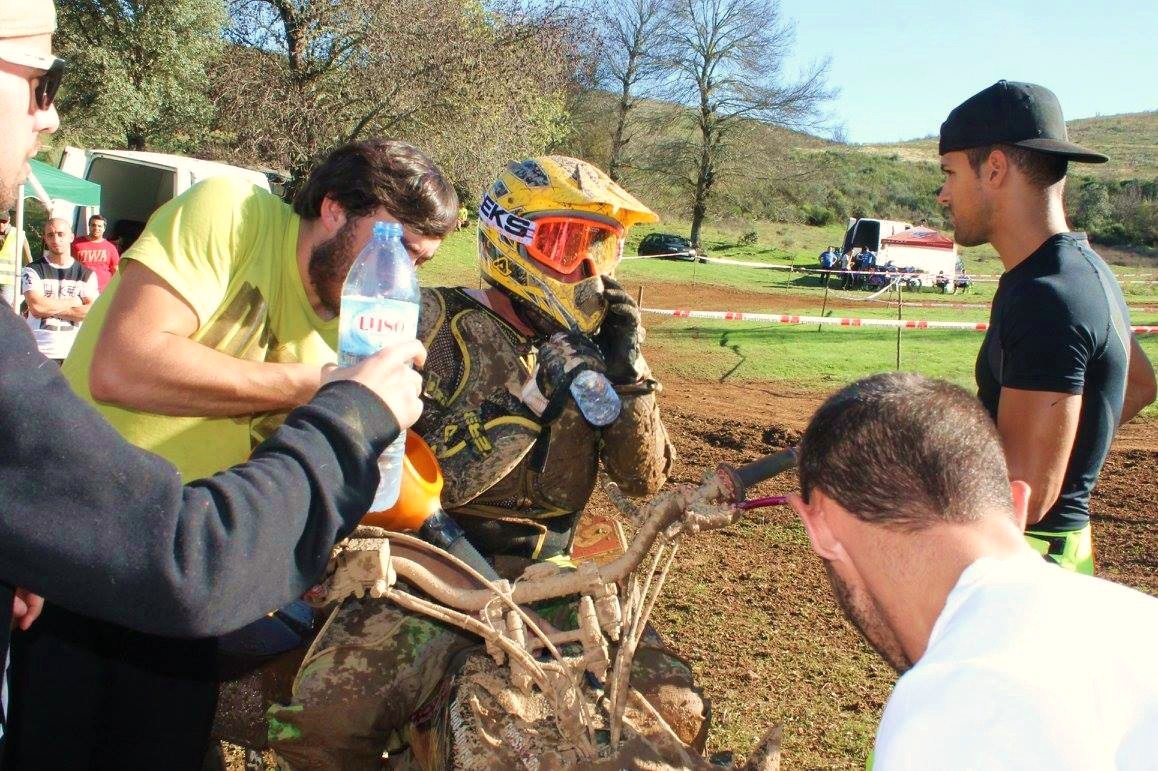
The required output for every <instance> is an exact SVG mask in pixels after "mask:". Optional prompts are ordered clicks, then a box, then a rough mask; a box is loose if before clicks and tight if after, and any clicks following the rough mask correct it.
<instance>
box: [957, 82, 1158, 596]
mask: <svg viewBox="0 0 1158 771" xmlns="http://www.w3.org/2000/svg"><path fill="white" fill-rule="evenodd" d="M940 153H941V170H942V171H943V172H944V173H945V184H944V186H943V187H942V188H941V192H940V194H939V196H938V201H939V202H940V203H941V205H942V206H945V207H947V208H948V209H949V214H950V216H951V218H952V220H953V225H954V230H955V240H956V241H957V243H959V244H961V245H963V246H977V245H978V244H983V243H986V242H988V243H990V244H992V245H993V247H994V249H996V250H997V253H998V255H999V256H1000V257H1001V262H1002V264H1003V265H1004V266H1005V273H1004V275H1002V277H1001V281H1000V283H999V284H998V287H997V293H996V294H995V295H994V298H993V308H992V311H991V313H990V319H989V331H988V333H987V334H986V336H985V342H984V343H983V344H982V346H981V352H980V354H979V355H978V357H977V365H976V376H977V389H978V398H980V400H981V402H982V403H983V404H984V405H985V408H986V409H987V410H988V411H989V413H990V415H992V416H993V419H994V420H995V421H996V423H997V430H998V432H999V433H1000V434H1001V441H1002V445H1003V446H1004V448H1005V454H1006V461H1007V463H1008V466H1009V474H1010V478H1012V479H1018V480H1024V481H1026V482H1028V483H1029V485H1030V488H1031V490H1032V495H1031V498H1030V501H1029V516H1028V527H1027V530H1026V538H1027V540H1028V541H1029V543H1030V545H1032V546H1034V548H1036V549H1037V550H1038V552H1039V553H1041V554H1043V555H1044V556H1046V557H1047V558H1048V559H1051V560H1053V561H1055V562H1057V563H1059V564H1061V565H1063V566H1065V567H1068V568H1070V569H1074V570H1079V571H1080V572H1083V573H1093V567H1094V566H1093V547H1092V541H1091V538H1090V526H1089V498H1090V492H1091V491H1092V490H1093V487H1094V484H1095V482H1096V481H1097V478H1098V473H1099V472H1100V471H1101V468H1102V463H1103V462H1104V461H1105V459H1106V454H1107V453H1108V452H1109V449H1110V442H1111V440H1112V439H1113V436H1114V430H1115V429H1116V428H1117V426H1118V425H1119V424H1120V423H1122V422H1125V421H1127V420H1129V419H1130V418H1132V417H1134V415H1136V414H1137V413H1138V412H1139V411H1140V410H1141V409H1142V408H1143V407H1145V406H1146V405H1147V404H1149V403H1150V402H1152V401H1153V400H1154V397H1155V380H1154V370H1153V368H1152V367H1151V365H1150V362H1149V360H1148V359H1147V358H1146V355H1145V353H1143V351H1142V349H1141V347H1140V346H1139V345H1138V343H1137V341H1135V340H1134V339H1133V337H1132V335H1131V332H1130V325H1129V313H1128V311H1127V308H1126V302H1125V299H1124V298H1123V297H1122V292H1121V289H1120V288H1119V286H1118V282H1117V279H1116V278H1115V277H1114V274H1113V273H1112V272H1111V271H1110V269H1109V267H1107V265H1106V263H1105V262H1103V261H1102V259H1101V258H1100V257H1099V256H1098V255H1097V254H1096V253H1095V252H1094V251H1093V249H1091V248H1090V244H1089V241H1087V240H1086V236H1085V234H1084V233H1071V232H1068V231H1069V227H1068V226H1067V225H1066V219H1065V210H1064V208H1063V202H1062V193H1063V191H1064V186H1065V175H1066V166H1067V163H1068V162H1069V161H1076V162H1079V163H1104V162H1106V161H1107V160H1109V159H1108V158H1107V157H1106V156H1105V155H1102V154H1101V153H1097V152H1094V151H1093V150H1089V149H1087V148H1084V147H1081V146H1080V145H1076V144H1074V143H1072V142H1070V141H1069V138H1068V135H1067V133H1066V125H1065V120H1064V119H1063V118H1062V112H1061V105H1060V104H1059V103H1058V100H1057V97H1056V96H1054V94H1053V93H1052V92H1051V91H1049V89H1046V88H1044V87H1042V86H1038V85H1034V84H1032V83H1014V82H1011V81H1005V80H1002V81H998V82H997V83H995V84H994V85H992V86H990V87H989V88H987V89H985V90H984V91H981V92H980V93H978V94H975V95H974V96H972V97H970V98H969V99H967V100H966V101H964V102H963V103H961V104H960V105H958V106H957V107H956V108H955V109H954V110H953V111H952V112H951V113H949V117H948V118H947V119H946V120H945V122H944V123H943V124H941V142H940Z"/></svg>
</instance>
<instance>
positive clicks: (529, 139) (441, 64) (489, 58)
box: [212, 0, 571, 191]
mask: <svg viewBox="0 0 1158 771" xmlns="http://www.w3.org/2000/svg"><path fill="white" fill-rule="evenodd" d="M229 10H230V20H231V22H230V26H229V30H228V33H227V36H228V39H229V41H230V43H231V45H230V46H229V48H228V50H227V51H226V53H225V55H224V56H223V57H222V63H221V65H220V66H219V67H217V68H216V69H215V71H214V72H213V73H212V78H213V92H214V94H215V99H216V103H217V107H218V121H217V130H218V132H219V135H220V136H221V137H222V139H223V141H222V143H221V145H220V149H219V153H220V154H222V155H224V156H227V157H230V158H233V159H236V160H243V161H247V162H250V163H260V164H265V165H269V166H274V167H278V168H285V169H287V170H288V171H289V173H290V176H291V182H290V185H289V188H290V190H291V191H292V189H293V188H294V187H295V186H296V184H297V183H299V182H300V181H301V180H303V179H304V177H305V175H306V174H307V173H308V171H309V169H310V168H311V167H312V166H313V164H314V163H315V162H316V161H317V160H318V158H319V157H320V156H322V155H323V154H324V153H326V152H327V151H328V150H329V149H331V148H332V147H333V146H335V145H337V144H340V143H342V142H347V141H352V140H355V139H358V138H361V137H366V136H371V135H381V136H395V137H401V138H405V139H408V140H410V141H412V142H414V143H415V144H417V145H419V146H421V147H423V148H424V149H426V150H427V151H428V152H430V153H431V154H432V155H433V156H434V157H435V158H436V159H437V160H438V161H439V162H440V164H442V166H443V168H444V169H446V170H447V172H448V173H449V174H450V175H451V176H452V177H453V178H454V179H455V180H456V181H457V183H458V184H459V186H460V188H461V189H463V190H464V191H470V190H477V189H479V188H481V186H482V185H483V184H484V182H485V181H487V180H489V178H490V177H491V176H492V175H493V174H494V173H495V171H496V170H497V169H498V168H499V167H500V166H501V165H502V164H503V163H505V162H507V161H509V160H510V159H511V158H514V157H519V156H524V155H529V154H533V153H536V152H541V151H542V150H543V149H544V148H545V147H547V146H548V145H550V144H551V143H553V142H555V141H557V140H558V139H559V138H560V137H561V135H562V133H563V130H564V126H565V121H564V120H563V87H564V85H565V83H566V81H567V78H568V70H567V60H568V54H569V52H570V46H571V40H570V38H569V32H570V27H569V26H568V24H567V19H566V17H565V16H563V14H561V13H558V12H557V11H555V10H554V9H544V8H543V7H542V4H535V5H534V6H533V8H523V7H521V6H518V5H513V4H512V5H505V6H502V7H499V6H497V5H488V6H486V7H484V6H482V5H480V4H479V3H478V2H475V1H474V0H466V1H465V2H450V3H429V2H426V1H425V0H346V1H345V2H342V3H332V2H322V1H321V0H230V6H229Z"/></svg>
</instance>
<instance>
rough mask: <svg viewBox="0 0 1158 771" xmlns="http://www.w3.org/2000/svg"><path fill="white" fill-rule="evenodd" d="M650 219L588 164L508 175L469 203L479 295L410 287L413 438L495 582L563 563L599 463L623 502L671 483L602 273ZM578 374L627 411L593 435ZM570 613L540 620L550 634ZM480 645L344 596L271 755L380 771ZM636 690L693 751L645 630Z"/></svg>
mask: <svg viewBox="0 0 1158 771" xmlns="http://www.w3.org/2000/svg"><path fill="white" fill-rule="evenodd" d="M657 219H658V218H657V217H656V215H655V214H654V213H653V212H652V211H651V210H650V209H648V208H647V207H646V206H644V205H643V204H642V203H640V202H639V201H638V200H636V199H635V198H634V197H633V196H632V195H631V194H629V193H628V192H626V191H625V190H623V189H622V188H621V187H620V186H619V185H617V184H616V183H615V182H613V181H611V179H610V178H608V177H607V176H606V175H605V174H604V173H603V172H601V171H599V170H598V169H596V168H595V167H593V166H591V165H590V164H588V163H586V162H584V161H580V160H576V159H574V158H566V157H561V156H550V157H539V158H534V159H530V160H525V161H522V162H520V163H512V164H510V165H509V166H507V168H506V169H504V170H503V172H502V173H501V174H500V175H499V177H498V179H497V180H495V182H494V183H493V184H492V185H491V187H490V188H489V189H488V190H487V192H486V193H485V194H484V196H483V199H482V204H481V206H480V208H479V229H478V254H479V264H480V268H481V271H482V276H483V278H484V279H485V281H486V283H487V284H488V285H489V286H488V287H487V288H485V289H481V290H474V289H467V288H463V287H439V288H427V289H424V290H423V291H422V309H421V314H420V319H419V337H420V339H421V340H422V341H423V343H424V344H425V345H426V347H427V349H428V350H429V355H428V358H427V362H426V367H425V369H424V371H423V381H424V382H423V385H424V388H423V391H424V394H423V401H424V403H425V410H424V413H423V415H422V418H421V419H420V420H419V422H418V423H417V424H415V426H414V428H415V430H416V431H418V433H420V434H421V435H422V436H423V438H424V439H425V440H426V441H427V443H428V444H429V445H430V446H431V447H432V448H433V449H434V451H435V454H436V455H437V456H438V459H439V463H440V464H441V467H442V471H443V475H444V477H445V480H446V481H445V487H444V490H443V497H442V503H443V506H444V508H445V509H446V510H447V511H448V512H449V513H450V514H451V515H452V516H453V517H454V518H455V520H457V522H458V523H459V524H460V525H461V526H462V527H463V529H464V530H465V531H466V533H467V534H468V536H469V537H470V539H471V541H472V542H473V543H474V545H475V546H476V547H477V548H478V549H479V551H480V552H482V553H483V554H484V555H485V556H486V557H487V558H488V560H490V561H492V562H493V564H494V565H495V567H496V569H497V570H498V571H499V572H500V573H501V574H503V575H504V576H506V577H512V578H513V577H516V576H518V575H519V574H520V573H521V571H522V569H523V568H524V567H526V566H527V565H530V564H531V563H533V562H539V561H552V562H555V563H557V564H562V565H568V564H569V555H570V551H571V545H572V540H573V538H574V536H575V531H576V525H577V523H578V520H579V517H580V515H581V514H582V511H583V507H584V506H585V505H586V503H587V500H588V498H589V497H590V496H591V493H592V490H593V488H594V485H595V481H596V474H597V471H598V468H599V465H600V460H601V459H602V463H603V467H604V468H605V469H606V471H607V473H608V474H609V475H610V476H611V478H612V479H613V480H614V481H616V482H617V483H618V484H619V485H620V486H621V488H622V489H623V491H624V492H626V493H627V494H629V495H634V496H645V495H650V494H652V493H655V492H656V491H658V490H659V488H660V487H661V486H662V485H663V483H664V482H665V481H666V479H667V475H668V473H669V471H670V468H671V463H672V448H671V444H670V443H669V441H668V437H667V432H666V430H665V429H664V426H663V423H662V422H661V420H660V416H659V409H658V407H657V404H656V392H657V387H658V384H657V383H656V381H655V379H654V378H653V377H652V373H651V371H650V369H649V368H648V366H647V363H646V362H645V361H644V359H643V356H642V355H641V353H640V343H641V341H642V339H643V327H642V325H641V324H640V316H639V310H638V308H637V307H636V305H635V303H634V302H633V301H632V299H631V298H630V296H629V295H628V294H627V293H626V292H625V291H624V290H623V289H622V287H620V285H619V284H618V283H616V282H615V281H614V279H612V278H611V275H612V274H613V273H614V271H615V268H616V266H617V265H618V263H619V259H620V257H621V255H622V252H623V244H624V236H625V233H626V230H627V229H628V228H630V227H631V226H632V225H634V224H636V223H640V222H654V221H656V220H657ZM584 369H592V370H595V371H597V372H601V373H604V374H605V375H606V377H607V379H608V380H609V381H610V382H611V384H613V386H614V388H615V390H616V392H617V393H618V394H619V396H620V398H621V400H622V405H623V406H622V411H621V413H620V415H619V417H618V418H617V419H616V420H615V421H614V422H612V423H611V424H610V425H607V426H605V427H603V428H602V429H598V428H596V427H594V426H593V425H591V424H590V423H589V422H588V421H587V420H586V419H585V418H584V417H583V415H582V413H581V412H580V410H579V409H578V408H577V406H576V404H575V402H574V400H573V399H572V398H571V396H570V394H569V391H568V384H569V382H570V379H571V378H573V377H574V376H575V375H576V374H577V373H578V372H581V371H582V370H584ZM572 605H573V603H567V602H560V603H558V607H554V608H545V609H544V608H539V612H540V613H541V614H543V615H544V616H545V617H547V618H550V619H551V620H552V622H553V623H554V622H555V621H557V620H558V619H559V618H560V616H561V615H566V614H567V613H568V612H571V611H570V608H571V606H572ZM563 623H566V622H565V621H564V622H563ZM477 645H479V640H478V639H477V638H473V637H471V636H469V635H466V634H465V633H463V632H461V631H459V630H458V629H457V628H455V627H451V626H447V625H443V624H440V623H438V622H435V621H433V620H429V619H427V618H424V617H419V616H414V615H410V614H408V613H406V612H404V611H402V610H401V609H399V608H398V607H396V606H393V605H391V604H389V603H388V602H386V601H385V600H375V599H371V598H369V597H366V598H364V599H355V598H350V599H347V600H346V601H345V602H343V603H342V605H341V606H340V607H339V608H338V609H337V610H336V611H335V614H334V616H333V617H332V618H331V620H330V621H329V622H328V624H327V625H326V627H325V628H324V629H323V631H322V633H321V634H320V635H319V637H318V640H317V641H316V642H315V644H314V647H313V648H312V649H311V651H310V653H309V654H308V655H307V657H306V659H305V661H304V662H303V664H302V667H301V669H300V670H299V673H298V675H297V677H296V679H295V682H294V687H293V696H292V700H291V702H290V703H289V704H284V705H283V704H275V705H274V706H273V707H271V708H270V710H269V711H268V713H267V718H268V725H269V740H270V743H271V745H272V746H273V747H274V749H275V750H276V751H277V753H278V756H279V760H280V761H281V762H282V763H283V765H285V766H286V767H289V768H295V769H304V768H311V769H315V768H377V767H379V765H378V764H379V763H380V762H381V761H380V759H381V757H382V754H383V751H387V750H388V751H389V752H390V756H391V759H392V761H393V760H395V759H397V758H398V756H399V753H402V754H403V755H404V754H405V753H404V751H403V748H405V747H406V746H408V745H410V744H411V743H412V742H416V741H418V739H417V738H416V732H418V733H419V734H420V733H421V732H422V731H423V727H422V726H423V723H424V721H425V722H426V724H427V727H429V724H430V716H431V715H433V714H434V713H436V712H437V710H438V705H439V700H440V699H445V698H446V694H447V690H448V689H447V688H446V687H443V686H444V685H445V683H444V676H445V675H446V674H447V670H448V667H450V666H451V661H452V659H454V658H455V657H456V655H457V654H459V653H460V652H462V651H463V650H465V649H467V648H470V647H473V646H477ZM632 684H633V686H635V687H636V688H638V689H639V690H640V691H641V692H643V693H644V694H645V695H647V696H648V697H649V699H650V700H651V701H653V703H655V704H656V706H657V707H658V708H659V709H660V711H661V713H664V716H665V717H666V718H668V720H669V722H670V723H671V724H672V726H673V727H674V728H675V729H676V732H677V734H679V735H680V738H681V739H683V740H684V741H685V742H686V743H687V744H690V745H692V746H693V747H695V748H696V749H699V750H702V748H703V741H704V738H705V737H706V733H707V705H706V702H705V701H704V700H702V699H701V698H700V696H699V694H698V692H696V691H695V689H694V688H693V686H692V679H691V672H690V670H689V668H688V667H687V665H686V664H685V663H684V662H682V661H680V660H679V659H678V658H676V657H675V656H674V655H673V654H671V653H669V652H667V651H665V650H663V649H662V647H661V644H660V641H659V640H658V637H657V636H656V635H654V633H652V634H649V636H647V637H645V639H644V642H643V646H642V647H641V650H640V651H639V653H638V655H637V656H636V659H635V666H634V669H633V676H632ZM673 710H674V711H675V712H677V713H679V714H675V715H672V716H671V717H669V716H668V714H667V713H669V712H672V711H673ZM422 743H423V744H429V743H428V742H425V741H423V742H422Z"/></svg>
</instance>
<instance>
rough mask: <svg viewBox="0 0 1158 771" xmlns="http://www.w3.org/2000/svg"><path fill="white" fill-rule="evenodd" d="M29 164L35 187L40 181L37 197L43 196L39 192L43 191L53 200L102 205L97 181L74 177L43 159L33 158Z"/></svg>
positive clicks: (31, 178) (30, 177)
mask: <svg viewBox="0 0 1158 771" xmlns="http://www.w3.org/2000/svg"><path fill="white" fill-rule="evenodd" d="M28 164H29V165H30V166H31V167H32V174H31V175H30V176H29V182H30V183H31V184H32V185H33V187H35V185H36V182H39V183H40V188H41V189H40V190H38V191H36V192H37V196H36V197H37V198H40V197H41V196H40V195H39V194H40V193H41V192H42V191H43V193H46V194H47V195H48V198H50V199H51V200H53V201H57V200H60V201H68V202H69V203H72V204H75V205H77V206H100V205H101V186H100V185H98V184H97V183H96V182H89V181H88V180H87V179H81V178H80V177H74V176H73V175H71V174H68V173H66V172H63V171H61V170H60V169H58V168H56V167H55V166H49V165H48V164H47V163H43V162H41V161H37V160H31V161H29V162H28ZM33 180H36V182H33ZM49 208H50V209H51V207H49Z"/></svg>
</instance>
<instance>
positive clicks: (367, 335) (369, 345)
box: [339, 297, 418, 357]
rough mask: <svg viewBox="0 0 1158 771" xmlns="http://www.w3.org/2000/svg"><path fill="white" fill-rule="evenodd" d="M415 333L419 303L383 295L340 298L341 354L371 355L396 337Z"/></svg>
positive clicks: (412, 336) (399, 338) (409, 335)
mask: <svg viewBox="0 0 1158 771" xmlns="http://www.w3.org/2000/svg"><path fill="white" fill-rule="evenodd" d="M417 333H418V305H416V304H415V303H412V302H406V301H404V300H388V299H383V298H377V297H375V298H368V297H367V298H362V297H344V298H342V320H341V325H340V332H339V336H340V338H341V339H340V341H339V347H340V348H341V351H342V353H344V354H347V355H350V356H357V357H366V356H371V355H373V354H375V353H377V352H378V351H380V350H382V349H383V348H384V347H386V346H387V345H389V344H390V343H391V342H394V341H395V340H401V339H408V340H413V339H414V338H415V337H416V336H417Z"/></svg>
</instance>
